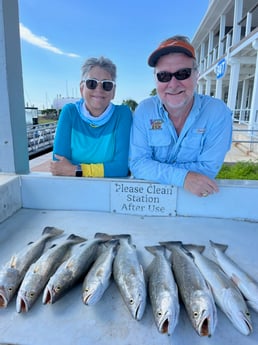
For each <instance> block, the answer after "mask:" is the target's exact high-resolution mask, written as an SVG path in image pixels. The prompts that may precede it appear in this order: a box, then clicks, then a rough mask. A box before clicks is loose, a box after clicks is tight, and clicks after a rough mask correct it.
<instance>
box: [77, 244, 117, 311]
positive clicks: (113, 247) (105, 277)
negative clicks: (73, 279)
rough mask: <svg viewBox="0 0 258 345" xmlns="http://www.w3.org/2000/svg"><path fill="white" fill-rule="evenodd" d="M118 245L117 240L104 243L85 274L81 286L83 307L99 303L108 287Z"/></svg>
mask: <svg viewBox="0 0 258 345" xmlns="http://www.w3.org/2000/svg"><path fill="white" fill-rule="evenodd" d="M118 244H119V240H118V239H116V240H110V241H109V242H107V243H104V244H103V245H102V247H103V250H102V252H101V254H100V255H99V256H98V258H97V259H96V261H95V262H94V263H93V265H92V267H91V268H90V270H89V272H88V273H87V274H86V276H85V278H84V281H83V285H82V301H83V303H84V304H85V305H94V304H96V303H97V302H99V301H100V299H101V298H102V296H103V294H104V293H105V291H106V290H107V288H108V287H109V285H110V283H111V276H112V268H113V261H114V258H115V255H116V253H117V247H118Z"/></svg>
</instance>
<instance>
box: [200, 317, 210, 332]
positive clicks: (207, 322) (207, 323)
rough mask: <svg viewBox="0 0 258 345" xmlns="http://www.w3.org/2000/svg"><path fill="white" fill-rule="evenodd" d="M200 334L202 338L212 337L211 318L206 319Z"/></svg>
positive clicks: (201, 325)
mask: <svg viewBox="0 0 258 345" xmlns="http://www.w3.org/2000/svg"><path fill="white" fill-rule="evenodd" d="M198 333H199V335H201V336H204V337H205V336H210V335H211V334H210V321H209V318H208V317H205V318H204V319H203V320H202V321H201V323H200V325H199V327H198Z"/></svg>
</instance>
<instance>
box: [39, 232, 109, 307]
mask: <svg viewBox="0 0 258 345" xmlns="http://www.w3.org/2000/svg"><path fill="white" fill-rule="evenodd" d="M102 242H103V241H102V240H100V239H92V240H88V241H86V242H84V243H81V244H77V245H76V246H74V247H73V253H72V255H71V256H70V258H68V259H67V260H66V261H64V262H63V263H62V264H61V265H60V266H59V267H58V269H57V270H56V271H55V273H54V274H53V275H52V276H51V278H50V279H49V281H48V283H47V285H46V287H45V289H44V292H43V298H42V302H43V304H46V303H49V304H53V303H55V302H56V301H57V300H58V299H59V298H61V297H62V296H63V295H64V294H65V293H66V292H67V291H68V290H69V289H70V288H71V287H73V286H74V285H75V284H76V283H77V282H79V281H80V280H82V279H83V278H84V276H85V275H86V273H87V271H88V270H89V268H90V266H91V265H92V263H93V262H94V260H95V259H96V257H97V252H98V247H99V244H100V243H102Z"/></svg>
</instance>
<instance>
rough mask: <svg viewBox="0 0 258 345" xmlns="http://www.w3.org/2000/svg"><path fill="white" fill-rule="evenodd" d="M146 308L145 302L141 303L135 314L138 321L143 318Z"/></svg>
mask: <svg viewBox="0 0 258 345" xmlns="http://www.w3.org/2000/svg"><path fill="white" fill-rule="evenodd" d="M144 310H145V303H139V304H138V306H137V308H136V309H135V312H134V314H133V317H134V319H135V320H137V321H140V320H141V319H142V316H143V313H144Z"/></svg>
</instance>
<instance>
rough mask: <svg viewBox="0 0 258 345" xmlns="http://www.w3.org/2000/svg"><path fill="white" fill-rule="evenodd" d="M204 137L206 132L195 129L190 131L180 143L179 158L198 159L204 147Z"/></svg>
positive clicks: (181, 159)
mask: <svg viewBox="0 0 258 345" xmlns="http://www.w3.org/2000/svg"><path fill="white" fill-rule="evenodd" d="M204 137H205V136H204V132H198V131H196V130H195V131H191V132H190V133H188V134H187V135H186V136H185V137H184V139H183V140H182V142H181V144H180V151H179V157H178V159H179V160H180V161H188V160H189V158H190V159H191V160H193V159H197V158H198V156H199V155H200V154H201V152H202V149H203V145H204Z"/></svg>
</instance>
